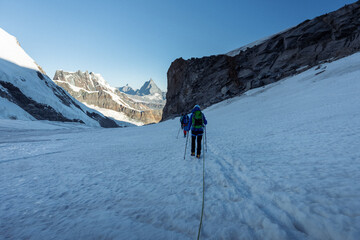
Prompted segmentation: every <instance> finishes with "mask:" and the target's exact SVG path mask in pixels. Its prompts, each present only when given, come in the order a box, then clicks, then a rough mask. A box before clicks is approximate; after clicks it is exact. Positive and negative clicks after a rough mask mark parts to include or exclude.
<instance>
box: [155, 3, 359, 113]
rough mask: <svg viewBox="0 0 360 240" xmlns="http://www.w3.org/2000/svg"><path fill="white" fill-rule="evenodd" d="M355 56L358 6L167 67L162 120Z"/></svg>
mask: <svg viewBox="0 0 360 240" xmlns="http://www.w3.org/2000/svg"><path fill="white" fill-rule="evenodd" d="M359 50H360V1H358V2H356V3H353V4H350V5H346V6H344V7H343V8H340V9H339V10H337V11H335V12H331V13H328V14H324V15H322V16H319V17H316V18H314V19H312V20H306V21H304V22H303V23H301V24H299V25H297V26H295V27H293V28H291V29H288V30H286V31H283V32H281V33H279V34H276V35H273V36H271V37H269V38H268V39H262V40H261V41H258V42H257V43H255V44H251V45H249V46H248V47H243V48H240V49H238V50H235V51H232V52H230V53H229V54H223V55H213V56H209V57H203V58H192V59H189V60H184V59H182V58H179V59H176V60H175V61H174V62H172V64H171V66H170V68H169V70H168V72H167V78H168V91H167V95H166V105H165V108H164V111H163V117H162V120H166V119H169V118H172V117H175V116H178V115H179V114H181V113H185V112H189V111H190V110H191V108H192V107H193V106H194V105H195V104H199V105H200V106H201V107H202V108H205V107H208V106H210V105H212V104H214V103H217V102H220V101H223V100H225V99H228V98H231V97H234V96H237V95H240V94H242V93H244V92H245V91H247V90H249V89H252V88H256V87H260V86H263V85H266V84H270V83H273V82H276V81H278V80H280V79H283V78H285V77H287V76H291V75H294V74H298V73H300V72H302V71H305V70H307V69H309V68H311V67H314V66H317V65H319V64H321V63H324V62H329V61H334V60H336V59H339V58H342V57H346V56H348V55H351V54H353V53H355V52H358V51H359Z"/></svg>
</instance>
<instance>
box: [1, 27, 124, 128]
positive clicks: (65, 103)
mask: <svg viewBox="0 0 360 240" xmlns="http://www.w3.org/2000/svg"><path fill="white" fill-rule="evenodd" d="M0 118H3V119H19V120H49V121H61V122H78V123H83V124H86V125H89V126H102V127H118V126H119V125H121V124H120V123H119V122H116V121H113V120H112V119H110V118H108V117H105V116H103V115H102V114H101V113H99V112H97V111H96V110H94V109H91V108H88V107H86V106H85V105H84V104H82V103H81V102H79V101H77V100H76V99H74V98H73V97H72V96H71V95H70V94H68V93H67V92H66V91H64V89H62V88H61V87H59V86H57V85H56V84H55V83H54V82H53V81H52V80H51V79H50V78H49V77H48V76H47V75H46V73H45V72H44V71H43V70H42V68H41V67H40V66H39V65H37V64H36V63H35V61H34V60H33V59H32V58H31V57H30V56H29V55H27V54H26V52H25V51H24V50H23V49H22V48H21V46H20V44H19V42H18V41H17V40H16V38H15V37H14V36H11V35H10V34H8V33H7V32H6V31H4V30H3V29H1V28H0Z"/></svg>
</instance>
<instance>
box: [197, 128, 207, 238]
mask: <svg viewBox="0 0 360 240" xmlns="http://www.w3.org/2000/svg"><path fill="white" fill-rule="evenodd" d="M205 134H206V128H205ZM204 145H205V141H203V196H202V207H201V218H200V224H199V231H198V236H197V240H199V239H200V232H201V226H202V220H203V216H204V205H205V148H204Z"/></svg>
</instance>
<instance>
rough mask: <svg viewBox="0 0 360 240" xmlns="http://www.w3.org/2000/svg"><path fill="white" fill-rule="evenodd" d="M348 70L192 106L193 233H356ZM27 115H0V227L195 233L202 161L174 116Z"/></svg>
mask: <svg viewBox="0 0 360 240" xmlns="http://www.w3.org/2000/svg"><path fill="white" fill-rule="evenodd" d="M358 76H360V54H354V55H352V56H350V57H347V58H344V59H341V60H338V61H336V62H332V63H328V64H324V65H322V66H320V67H319V68H312V69H309V70H307V71H305V72H303V73H301V74H299V75H297V76H294V77H291V78H287V79H284V80H282V81H279V82H277V83H274V84H271V85H267V86H265V87H263V88H258V89H254V90H251V91H249V92H247V93H246V94H245V95H243V96H240V97H237V98H233V99H231V100H227V101H224V102H222V103H219V104H217V105H213V106H212V107H210V108H208V109H206V110H205V111H204V113H205V115H206V117H207V119H208V126H207V136H206V138H207V146H208V151H207V152H206V154H205V208H204V219H203V228H202V232H201V239H354V240H355V239H358V238H359V234H360V185H359V182H360V152H359V151H358V146H359V145H360V110H359V109H360V98H359V90H360V81H358ZM28 123H29V122H27V123H26V124H23V122H22V121H11V120H0V133H1V134H0V239H7V238H9V239H22V238H23V239H195V238H196V236H197V231H198V227H199V221H200V213H201V203H202V161H201V160H198V159H195V158H191V157H190V153H189V151H188V152H187V154H186V159H185V160H184V159H183V156H184V147H185V139H184V138H182V137H180V138H179V139H176V135H177V132H178V129H179V119H178V118H177V119H174V120H169V121H166V122H162V123H160V124H156V125H149V126H143V127H138V128H122V129H99V128H95V129H94V128H88V127H85V126H80V127H79V125H74V124H66V125H65V124H59V123H53V122H44V123H42V124H40V122H30V124H34V125H29V124H28ZM35 124H36V125H35Z"/></svg>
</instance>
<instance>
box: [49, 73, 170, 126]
mask: <svg viewBox="0 0 360 240" xmlns="http://www.w3.org/2000/svg"><path fill="white" fill-rule="evenodd" d="M53 81H54V82H55V83H56V84H58V85H59V86H61V87H62V88H64V89H65V90H66V91H68V92H69V93H70V94H71V95H72V96H73V97H74V98H76V99H77V100H79V101H80V102H82V103H84V104H86V105H88V106H89V107H91V108H94V109H96V110H98V111H100V112H101V113H103V114H104V115H106V116H111V117H113V118H115V119H117V120H121V121H126V122H130V123H133V124H136V125H143V124H149V123H156V122H159V121H160V120H161V116H162V108H163V106H164V104H163V105H162V106H161V107H153V106H151V104H149V103H144V102H142V101H137V100H134V99H133V98H130V97H129V95H127V94H125V93H122V92H120V91H119V90H118V89H116V88H113V87H111V86H110V85H109V84H108V83H107V82H106V81H105V79H104V78H103V77H102V76H101V75H100V74H95V73H93V72H90V73H89V72H88V71H85V72H81V71H80V70H79V71H77V72H66V71H63V70H57V71H56V72H55V75H54V78H53ZM157 105H159V104H157ZM157 105H156V106H157Z"/></svg>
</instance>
